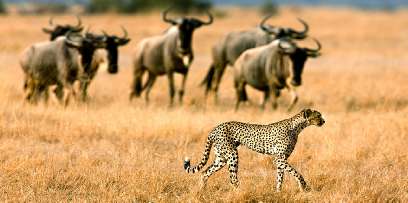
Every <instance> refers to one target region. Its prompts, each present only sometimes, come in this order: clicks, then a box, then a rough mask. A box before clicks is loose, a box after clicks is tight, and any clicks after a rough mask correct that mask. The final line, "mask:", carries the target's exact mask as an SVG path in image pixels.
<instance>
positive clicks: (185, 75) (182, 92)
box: [179, 72, 188, 104]
mask: <svg viewBox="0 0 408 203" xmlns="http://www.w3.org/2000/svg"><path fill="white" fill-rule="evenodd" d="M182 74H183V79H182V81H181V86H180V90H179V102H180V104H183V96H184V90H185V86H186V81H187V75H188V72H185V73H182Z"/></svg>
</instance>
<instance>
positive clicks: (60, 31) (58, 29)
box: [42, 16, 84, 41]
mask: <svg viewBox="0 0 408 203" xmlns="http://www.w3.org/2000/svg"><path fill="white" fill-rule="evenodd" d="M76 17H77V20H78V23H77V25H75V26H73V25H68V24H67V25H59V24H58V25H54V21H53V18H52V17H51V18H50V19H49V21H48V22H49V26H50V27H48V28H43V29H42V30H43V32H45V33H47V34H49V35H50V41H53V40H55V39H56V38H57V37H59V36H64V35H65V34H67V33H68V32H70V33H75V32H77V33H79V32H82V30H83V29H84V27H82V21H81V18H80V17H79V16H76Z"/></svg>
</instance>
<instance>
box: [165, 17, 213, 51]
mask: <svg viewBox="0 0 408 203" xmlns="http://www.w3.org/2000/svg"><path fill="white" fill-rule="evenodd" d="M169 11H170V9H167V10H165V11H164V12H163V13H162V18H163V21H164V22H166V23H170V24H172V25H174V26H177V28H178V30H179V41H178V43H177V46H178V47H177V49H178V51H179V52H180V53H181V54H182V55H186V54H188V53H191V41H192V38H193V32H194V30H195V29H197V28H199V27H201V26H203V25H210V24H212V22H213V20H214V17H213V16H212V15H211V13H210V12H208V11H206V13H207V15H208V18H209V19H208V21H207V22H204V21H202V20H200V19H197V18H192V17H182V18H178V19H175V20H174V19H170V18H168V17H167V13H168V12H169Z"/></svg>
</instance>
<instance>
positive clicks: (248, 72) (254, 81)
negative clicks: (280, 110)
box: [234, 39, 321, 110]
mask: <svg viewBox="0 0 408 203" xmlns="http://www.w3.org/2000/svg"><path fill="white" fill-rule="evenodd" d="M314 41H315V42H316V44H317V46H318V47H317V49H309V48H300V47H298V46H297V45H296V44H295V43H294V42H293V41H291V40H287V39H280V40H275V41H273V42H271V43H270V44H268V45H265V46H261V47H257V48H253V49H249V50H247V51H245V52H244V53H242V54H241V56H240V57H239V58H238V59H237V61H236V62H235V65H234V86H235V89H236V93H237V103H236V106H235V109H236V110H237V109H238V108H239V104H240V102H241V101H246V100H247V94H246V91H245V85H246V84H248V85H250V86H252V87H254V88H255V89H258V90H261V91H263V92H264V101H263V103H262V108H264V107H265V104H266V102H267V101H268V99H269V96H270V95H271V94H272V96H273V100H272V102H273V103H272V106H273V108H276V107H277V102H276V99H277V97H278V96H279V95H280V90H281V89H283V88H287V89H288V90H289V91H290V92H291V94H292V102H291V104H290V106H289V109H288V110H291V109H292V108H293V106H294V105H295V103H296V102H297V99H298V96H297V93H296V91H295V88H296V87H297V86H300V85H301V83H302V77H301V76H302V72H303V67H304V65H305V62H306V60H307V58H308V57H313V58H314V57H318V56H320V52H319V51H320V49H321V44H320V43H319V42H318V41H317V40H315V39H314Z"/></svg>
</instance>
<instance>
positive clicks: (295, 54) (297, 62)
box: [278, 39, 322, 86]
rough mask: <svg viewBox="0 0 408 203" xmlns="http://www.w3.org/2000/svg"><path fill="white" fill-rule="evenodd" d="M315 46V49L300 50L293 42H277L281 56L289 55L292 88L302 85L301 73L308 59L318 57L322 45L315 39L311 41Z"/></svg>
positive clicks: (285, 40)
mask: <svg viewBox="0 0 408 203" xmlns="http://www.w3.org/2000/svg"><path fill="white" fill-rule="evenodd" d="M313 40H314V41H315V42H316V44H317V48H316V49H310V48H301V47H298V46H297V45H296V44H295V43H294V42H292V41H290V40H287V39H282V40H279V45H278V46H279V50H280V52H281V53H282V54H286V55H289V57H290V59H291V62H292V70H291V84H292V85H293V86H299V85H301V84H302V72H303V68H304V66H305V63H306V60H307V58H308V57H312V58H316V57H318V56H320V55H321V54H320V50H321V48H322V45H321V44H320V42H319V41H317V40H316V39H313Z"/></svg>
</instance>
